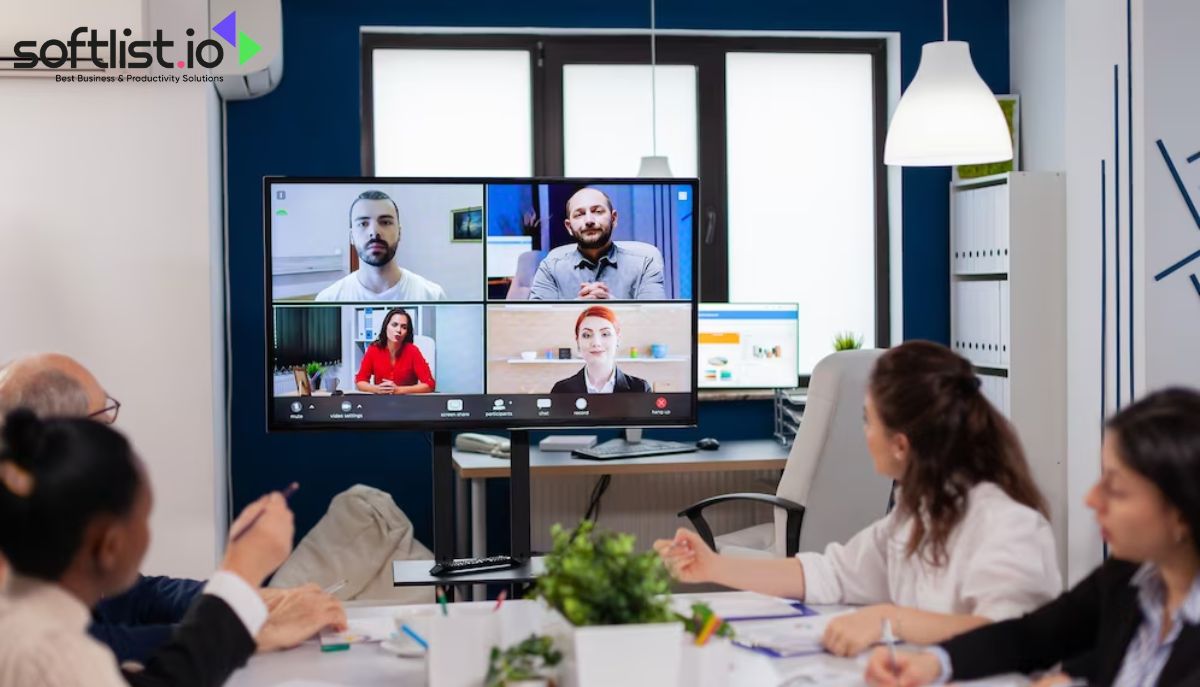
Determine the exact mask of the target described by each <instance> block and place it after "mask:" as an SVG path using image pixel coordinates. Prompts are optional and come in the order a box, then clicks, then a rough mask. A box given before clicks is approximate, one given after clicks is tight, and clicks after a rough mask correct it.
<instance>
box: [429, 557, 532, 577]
mask: <svg viewBox="0 0 1200 687" xmlns="http://www.w3.org/2000/svg"><path fill="white" fill-rule="evenodd" d="M520 565H521V561H519V560H517V559H515V558H513V557H512V556H487V557H486V558H456V559H455V560H452V561H445V562H439V563H435V564H434V565H433V567H432V568H430V569H429V574H430V575H433V576H435V577H444V576H447V575H461V574H463V573H470V572H478V571H480V570H500V569H504V568H516V567H518V566H520Z"/></svg>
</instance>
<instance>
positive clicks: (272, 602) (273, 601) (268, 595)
mask: <svg viewBox="0 0 1200 687" xmlns="http://www.w3.org/2000/svg"><path fill="white" fill-rule="evenodd" d="M286 594H287V590H286V589H272V588H270V587H263V588H262V589H260V590H258V595H259V597H261V598H262V600H263V603H264V604H266V606H267V612H268V613H270V612H271V611H273V610H275V607H276V606H278V605H279V602H281V601H283V597H284V596H285V595H286Z"/></svg>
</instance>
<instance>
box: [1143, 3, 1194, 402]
mask: <svg viewBox="0 0 1200 687" xmlns="http://www.w3.org/2000/svg"><path fill="white" fill-rule="evenodd" d="M1144 21H1145V23H1144V31H1143V33H1142V38H1141V43H1142V45H1144V50H1143V51H1142V59H1141V60H1140V62H1138V63H1137V64H1135V71H1134V79H1135V81H1134V85H1135V88H1136V87H1137V85H1138V84H1141V87H1142V89H1143V95H1144V99H1143V101H1142V106H1143V107H1142V111H1141V112H1138V111H1135V112H1134V119H1135V123H1136V121H1138V120H1140V121H1141V122H1142V124H1143V125H1142V126H1141V127H1138V129H1139V131H1138V132H1137V134H1138V135H1139V136H1140V140H1138V141H1137V144H1138V147H1139V148H1140V149H1141V151H1142V161H1143V164H1142V165H1141V167H1140V169H1139V170H1138V171H1140V174H1139V175H1138V176H1137V177H1135V183H1138V180H1139V179H1140V180H1141V182H1140V183H1142V184H1144V185H1143V186H1142V188H1141V191H1142V193H1143V194H1144V197H1145V202H1144V203H1143V204H1142V206H1141V208H1142V211H1143V212H1142V213H1141V214H1142V225H1143V226H1144V227H1145V232H1144V234H1143V240H1144V247H1143V249H1142V251H1141V253H1140V257H1141V258H1142V260H1140V261H1139V262H1140V263H1141V264H1140V274H1137V275H1136V276H1135V281H1137V282H1138V283H1139V285H1141V286H1143V288H1144V289H1145V292H1144V294H1143V299H1142V302H1143V303H1144V310H1143V312H1145V317H1146V319H1145V329H1144V342H1143V343H1141V345H1140V349H1141V350H1143V351H1144V352H1145V354H1144V356H1140V357H1141V361H1139V362H1138V363H1137V364H1138V365H1139V367H1140V370H1138V372H1139V376H1141V377H1142V379H1138V380H1137V383H1138V385H1139V386H1141V385H1142V384H1143V383H1144V385H1145V386H1144V388H1146V389H1156V388H1161V387H1164V386H1168V385H1172V384H1187V385H1190V386H1192V387H1197V388H1200V358H1198V353H1200V287H1196V286H1195V285H1193V283H1192V281H1191V279H1193V278H1195V279H1196V280H1198V281H1200V260H1193V261H1192V262H1189V263H1188V264H1187V265H1186V266H1185V267H1182V268H1180V269H1179V270H1177V271H1175V272H1173V273H1171V274H1170V275H1168V276H1166V277H1164V278H1163V279H1162V280H1161V281H1157V282H1156V281H1155V279H1154V276H1155V275H1156V274H1158V273H1161V272H1163V271H1164V270H1166V269H1167V268H1168V267H1170V266H1172V265H1174V264H1176V263H1178V262H1181V261H1182V260H1183V259H1184V258H1186V257H1187V256H1189V255H1191V254H1192V253H1194V252H1195V251H1196V250H1200V222H1197V220H1196V219H1194V218H1193V216H1192V214H1191V212H1190V211H1189V208H1188V206H1187V203H1186V202H1185V200H1184V195H1183V194H1181V193H1180V191H1179V188H1178V186H1177V184H1176V183H1175V180H1174V178H1173V177H1172V175H1171V173H1170V171H1169V168H1168V167H1167V164H1166V162H1165V161H1164V160H1163V156H1162V154H1161V153H1160V152H1159V150H1158V146H1157V141H1159V140H1161V141H1162V142H1163V146H1164V147H1165V148H1166V149H1167V153H1168V155H1169V156H1170V158H1171V160H1172V162H1173V163H1174V165H1175V168H1176V172H1177V173H1178V174H1179V177H1180V180H1181V181H1182V182H1183V184H1184V186H1185V188H1186V190H1187V193H1188V197H1190V199H1191V201H1192V204H1193V205H1194V206H1195V207H1196V208H1197V211H1198V212H1200V159H1197V160H1196V161H1195V162H1191V163H1189V162H1188V161H1187V158H1188V157H1191V156H1193V155H1195V154H1196V153H1197V151H1200V74H1197V67H1198V66H1200V39H1198V33H1200V3H1197V2H1196V0H1155V1H1154V2H1150V3H1146V5H1145V9H1144ZM1136 95H1137V93H1136V92H1135V97H1136ZM1135 190H1136V189H1135ZM1193 275H1195V276H1193ZM1135 343H1137V342H1135Z"/></svg>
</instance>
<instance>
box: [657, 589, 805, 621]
mask: <svg viewBox="0 0 1200 687" xmlns="http://www.w3.org/2000/svg"><path fill="white" fill-rule="evenodd" d="M697 602H700V603H705V604H708V606H709V608H711V609H712V611H713V613H716V614H717V616H718V617H721V618H760V617H773V616H799V615H800V611H798V610H796V607H795V606H793V605H792V603H794V602H793V601H791V600H789V599H782V598H779V597H777V596H767V595H766V594H754V593H745V594H737V595H733V596H714V597H703V596H701V597H692V598H680V597H675V598H674V599H672V604H673V605H674V606H675V610H676V612H678V613H682V614H683V615H690V614H691V612H692V604H693V603H697Z"/></svg>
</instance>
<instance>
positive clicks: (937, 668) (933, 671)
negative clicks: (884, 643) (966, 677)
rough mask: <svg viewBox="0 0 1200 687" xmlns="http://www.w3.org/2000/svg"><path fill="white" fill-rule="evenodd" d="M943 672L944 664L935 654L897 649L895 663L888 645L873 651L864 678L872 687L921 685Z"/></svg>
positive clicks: (918, 686)
mask: <svg viewBox="0 0 1200 687" xmlns="http://www.w3.org/2000/svg"><path fill="white" fill-rule="evenodd" d="M941 674H942V664H941V662H940V661H938V659H937V656H934V655H933V654H930V653H925V652H921V653H912V652H910V651H897V652H896V662H895V664H893V663H892V657H891V654H890V652H889V651H888V650H887V647H880V648H878V649H876V650H875V651H873V652H871V658H870V659H869V660H868V661H867V672H866V674H865V675H863V679H864V680H866V681H867V684H868V685H871V687H920V686H921V685H928V684H930V683H931V682H933V681H934V680H936V679H938V677H939V676H941Z"/></svg>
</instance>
